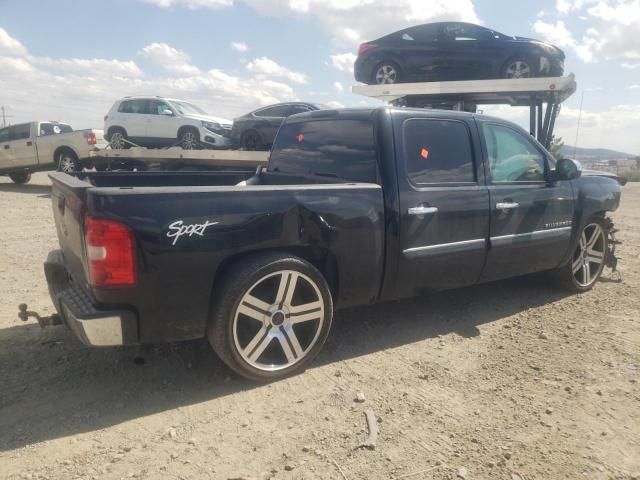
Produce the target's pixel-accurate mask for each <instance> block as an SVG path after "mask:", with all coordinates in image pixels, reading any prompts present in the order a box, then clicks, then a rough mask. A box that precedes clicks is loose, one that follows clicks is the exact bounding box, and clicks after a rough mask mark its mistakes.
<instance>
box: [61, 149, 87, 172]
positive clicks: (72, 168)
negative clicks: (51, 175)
mask: <svg viewBox="0 0 640 480" xmlns="http://www.w3.org/2000/svg"><path fill="white" fill-rule="evenodd" d="M57 164H58V171H59V172H64V173H73V172H79V171H81V170H82V164H81V163H80V160H78V156H77V155H76V154H75V153H74V152H72V151H71V150H63V151H62V152H60V153H59V154H58V161H57Z"/></svg>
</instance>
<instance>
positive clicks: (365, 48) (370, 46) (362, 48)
mask: <svg viewBox="0 0 640 480" xmlns="http://www.w3.org/2000/svg"><path fill="white" fill-rule="evenodd" d="M374 48H378V45H376V44H375V43H363V44H362V45H360V48H359V49H358V55H362V54H363V53H365V52H368V51H369V50H373V49H374Z"/></svg>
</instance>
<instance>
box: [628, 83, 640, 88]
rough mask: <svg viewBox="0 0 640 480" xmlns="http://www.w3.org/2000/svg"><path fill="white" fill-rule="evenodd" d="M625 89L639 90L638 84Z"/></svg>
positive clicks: (639, 85)
mask: <svg viewBox="0 0 640 480" xmlns="http://www.w3.org/2000/svg"><path fill="white" fill-rule="evenodd" d="M627 88H628V89H629V90H640V83H636V84H635V85H629V86H628V87H627Z"/></svg>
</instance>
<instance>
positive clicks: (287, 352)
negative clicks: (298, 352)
mask: <svg viewBox="0 0 640 480" xmlns="http://www.w3.org/2000/svg"><path fill="white" fill-rule="evenodd" d="M278 341H279V342H280V347H282V351H283V352H284V356H285V357H287V361H288V362H289V363H293V362H295V361H296V357H295V354H294V353H293V351H292V350H291V346H290V345H289V342H287V339H286V337H285V335H284V334H282V335H278Z"/></svg>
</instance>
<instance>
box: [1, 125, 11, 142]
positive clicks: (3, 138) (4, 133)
mask: <svg viewBox="0 0 640 480" xmlns="http://www.w3.org/2000/svg"><path fill="white" fill-rule="evenodd" d="M8 141H9V129H8V128H3V129H2V130H0V142H8Z"/></svg>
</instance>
